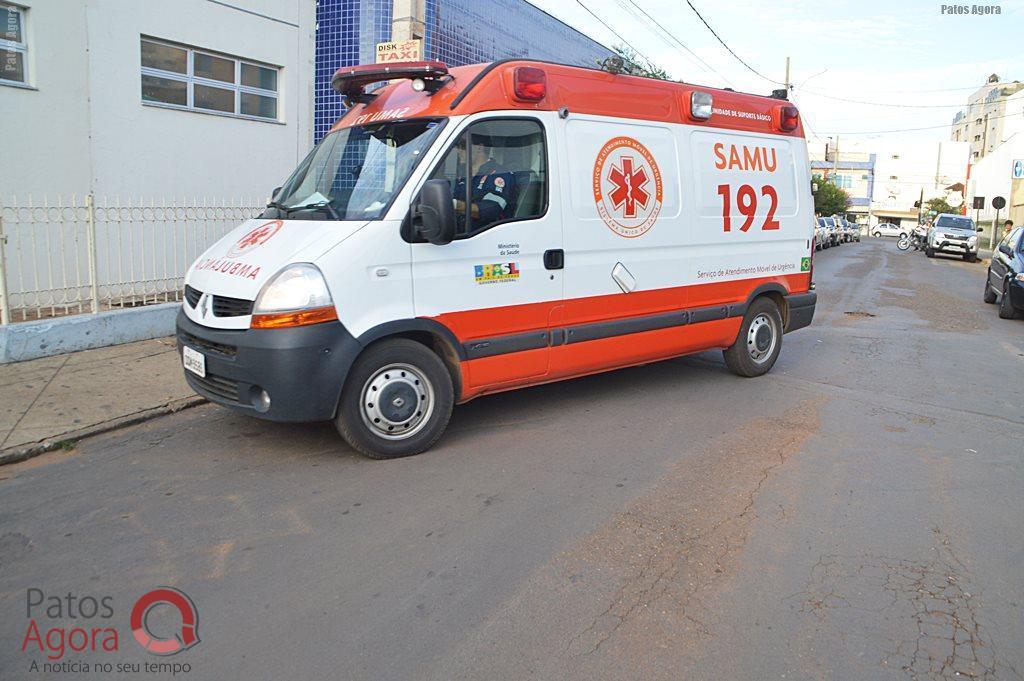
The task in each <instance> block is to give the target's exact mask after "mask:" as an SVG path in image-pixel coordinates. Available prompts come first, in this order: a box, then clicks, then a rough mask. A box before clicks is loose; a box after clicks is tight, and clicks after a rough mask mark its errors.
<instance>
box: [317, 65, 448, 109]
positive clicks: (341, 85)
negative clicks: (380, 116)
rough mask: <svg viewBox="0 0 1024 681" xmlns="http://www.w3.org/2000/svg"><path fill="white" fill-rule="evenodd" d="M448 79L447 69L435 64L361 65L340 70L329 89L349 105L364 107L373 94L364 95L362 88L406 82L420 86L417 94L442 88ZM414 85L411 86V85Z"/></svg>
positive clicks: (444, 66) (366, 93)
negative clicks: (349, 103)
mask: <svg viewBox="0 0 1024 681" xmlns="http://www.w3.org/2000/svg"><path fill="white" fill-rule="evenodd" d="M447 76H448V67H447V66H446V65H445V64H444V63H443V62H439V61H408V62H399V63H397V64H363V65H361V66H343V67H341V68H340V69H338V71H337V72H336V73H335V74H334V77H333V78H331V87H332V88H334V89H335V90H336V91H337V92H338V94H340V95H341V96H342V97H345V98H346V99H348V100H349V101H352V102H359V103H360V104H367V103H369V102H372V101H373V99H374V97H376V95H375V94H373V93H371V92H366V89H365V88H366V86H367V85H370V84H371V83H378V82H380V81H382V80H393V79H397V78H407V79H410V80H414V81H420V82H422V83H423V85H422V86H420V87H418V88H416V89H417V90H424V89H425V90H427V91H428V92H435V91H437V90H438V89H440V87H441V86H442V85H443V84H444V81H443V79H444V78H446V77H447ZM414 84H415V83H414Z"/></svg>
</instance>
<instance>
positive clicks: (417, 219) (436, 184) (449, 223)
mask: <svg viewBox="0 0 1024 681" xmlns="http://www.w3.org/2000/svg"><path fill="white" fill-rule="evenodd" d="M412 226H413V230H414V231H415V233H416V234H418V235H419V236H421V237H423V238H424V239H426V240H427V241H429V242H430V243H432V244H434V245H435V246H444V245H445V244H448V243H451V241H452V239H454V238H455V205H454V204H453V203H452V185H451V183H450V182H448V180H427V181H426V182H425V183H424V185H423V188H422V189H421V190H420V195H419V198H418V199H417V200H416V203H415V204H414V205H413V207H412Z"/></svg>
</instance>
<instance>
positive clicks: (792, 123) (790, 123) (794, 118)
mask: <svg viewBox="0 0 1024 681" xmlns="http://www.w3.org/2000/svg"><path fill="white" fill-rule="evenodd" d="M775 120H776V125H778V127H779V130H781V131H783V132H793V131H794V130H796V128H797V126H798V125H800V111H799V110H798V109H797V108H796V107H795V106H791V105H788V104H783V105H780V106H777V107H775Z"/></svg>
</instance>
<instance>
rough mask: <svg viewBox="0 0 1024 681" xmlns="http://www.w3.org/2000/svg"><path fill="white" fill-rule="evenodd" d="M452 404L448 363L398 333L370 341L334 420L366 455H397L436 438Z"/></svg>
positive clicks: (421, 447)
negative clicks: (379, 340) (398, 336)
mask: <svg viewBox="0 0 1024 681" xmlns="http://www.w3.org/2000/svg"><path fill="white" fill-rule="evenodd" d="M454 403H455V391H454V389H453V387H452V378H451V375H450V374H449V373H448V369H447V368H446V367H445V365H444V362H442V361H441V359H440V358H439V357H438V356H437V355H436V354H434V352H433V351H431V350H430V349H429V348H427V347H426V346H425V345H422V344H421V343H417V342H415V341H411V340H407V339H404V338H396V339H392V340H386V341H382V342H381V343H378V344H376V345H372V346H370V347H369V348H368V349H367V350H366V351H365V352H364V353H363V355H361V356H360V357H359V359H357V360H356V363H355V364H354V365H353V366H352V370H351V371H350V372H349V375H348V378H347V380H346V381H345V387H344V389H343V390H342V393H341V401H340V402H339V404H338V415H337V416H336V417H335V419H334V424H335V426H336V427H337V429H338V432H339V433H341V436H342V437H343V438H345V440H346V441H347V442H348V443H349V444H350V445H352V447H354V448H355V449H357V450H359V451H360V452H362V453H363V454H365V455H366V456H368V457H370V458H373V459H395V458H398V457H401V456H411V455H413V454H419V453H420V452H422V451H425V450H427V449H429V448H430V447H431V446H432V445H433V444H434V443H435V442H437V440H438V439H439V438H440V437H441V435H442V434H443V433H444V430H445V428H446V427H447V425H448V419H449V418H451V415H452V405H453V404H454Z"/></svg>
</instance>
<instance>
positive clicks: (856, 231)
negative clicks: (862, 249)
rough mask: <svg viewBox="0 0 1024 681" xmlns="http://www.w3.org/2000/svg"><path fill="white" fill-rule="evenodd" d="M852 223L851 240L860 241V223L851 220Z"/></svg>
mask: <svg viewBox="0 0 1024 681" xmlns="http://www.w3.org/2000/svg"><path fill="white" fill-rule="evenodd" d="M848 224H849V225H850V241H856V242H857V243H860V225H859V224H857V223H856V222H849V223H848Z"/></svg>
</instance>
